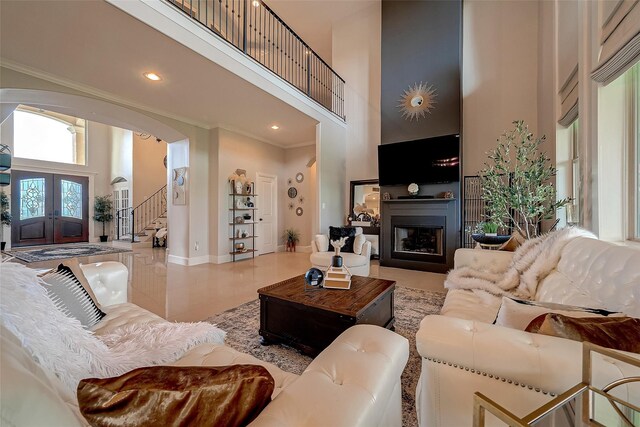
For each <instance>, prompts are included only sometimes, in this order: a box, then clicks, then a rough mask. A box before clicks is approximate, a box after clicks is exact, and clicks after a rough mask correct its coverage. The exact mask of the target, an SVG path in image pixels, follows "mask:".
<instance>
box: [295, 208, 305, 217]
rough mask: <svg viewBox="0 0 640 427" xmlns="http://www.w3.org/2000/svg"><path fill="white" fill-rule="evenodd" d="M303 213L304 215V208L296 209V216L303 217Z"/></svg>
mask: <svg viewBox="0 0 640 427" xmlns="http://www.w3.org/2000/svg"><path fill="white" fill-rule="evenodd" d="M303 213H304V210H302V208H297V209H296V215H298V216H302V214H303Z"/></svg>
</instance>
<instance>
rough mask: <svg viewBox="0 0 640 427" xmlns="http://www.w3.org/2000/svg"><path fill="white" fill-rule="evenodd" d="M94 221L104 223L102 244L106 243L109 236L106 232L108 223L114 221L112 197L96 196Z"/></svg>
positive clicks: (101, 237)
mask: <svg viewBox="0 0 640 427" xmlns="http://www.w3.org/2000/svg"><path fill="white" fill-rule="evenodd" d="M93 220H94V221H98V222H101V223H102V236H100V241H101V242H106V241H107V239H108V238H109V236H108V235H107V232H106V223H107V222H111V220H113V202H112V201H111V195H110V194H108V195H106V196H96V197H95V199H94V202H93Z"/></svg>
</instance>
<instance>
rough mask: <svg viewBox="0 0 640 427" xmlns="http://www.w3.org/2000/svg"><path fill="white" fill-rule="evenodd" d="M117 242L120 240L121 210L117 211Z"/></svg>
mask: <svg viewBox="0 0 640 427" xmlns="http://www.w3.org/2000/svg"><path fill="white" fill-rule="evenodd" d="M116 240H120V210H119V209H118V210H117V211H116Z"/></svg>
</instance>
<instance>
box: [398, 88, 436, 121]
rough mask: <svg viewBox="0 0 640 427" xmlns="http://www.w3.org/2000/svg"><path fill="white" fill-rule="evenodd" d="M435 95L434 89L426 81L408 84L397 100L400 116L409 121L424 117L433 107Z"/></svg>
mask: <svg viewBox="0 0 640 427" xmlns="http://www.w3.org/2000/svg"><path fill="white" fill-rule="evenodd" d="M436 96H437V94H436V90H435V89H434V88H433V86H430V85H429V86H428V85H427V83H422V82H420V84H418V83H416V84H414V85H413V86H409V89H407V90H405V91H404V94H403V95H402V97H401V98H400V99H399V100H398V102H399V104H398V108H400V112H402V117H404V118H405V119H408V120H409V121H411V120H413V119H414V118H415V119H416V121H418V120H419V119H420V118H421V117H425V116H426V115H427V113H430V112H431V110H432V109H433V107H434V104H435V103H436V101H435V97H436Z"/></svg>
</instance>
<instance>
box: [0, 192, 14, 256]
mask: <svg viewBox="0 0 640 427" xmlns="http://www.w3.org/2000/svg"><path fill="white" fill-rule="evenodd" d="M5 225H11V212H10V211H9V196H8V195H7V193H5V192H4V191H0V246H1V247H0V250H3V251H4V248H5V246H6V245H7V242H5V241H4V226H5Z"/></svg>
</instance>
